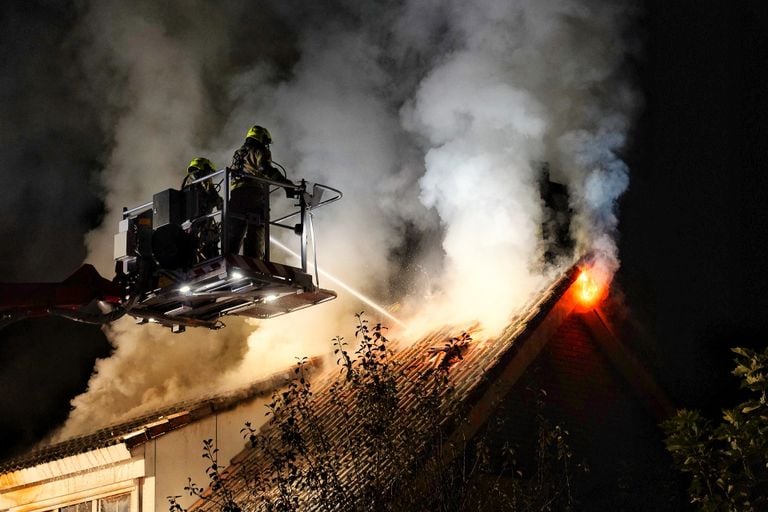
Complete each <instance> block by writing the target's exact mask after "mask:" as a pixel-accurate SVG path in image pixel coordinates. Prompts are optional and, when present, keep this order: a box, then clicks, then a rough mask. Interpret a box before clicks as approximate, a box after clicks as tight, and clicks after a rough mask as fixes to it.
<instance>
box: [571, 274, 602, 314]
mask: <svg viewBox="0 0 768 512" xmlns="http://www.w3.org/2000/svg"><path fill="white" fill-rule="evenodd" d="M575 286H576V287H575V292H576V298H577V299H578V301H579V303H580V304H581V306H582V307H584V308H592V307H594V306H595V305H596V304H597V303H598V302H599V301H600V299H601V298H602V297H603V292H604V290H603V287H602V286H600V284H599V283H598V282H597V281H596V280H595V279H594V277H593V276H591V275H590V273H589V272H588V271H587V269H581V272H580V273H579V277H577V278H576V285H575Z"/></svg>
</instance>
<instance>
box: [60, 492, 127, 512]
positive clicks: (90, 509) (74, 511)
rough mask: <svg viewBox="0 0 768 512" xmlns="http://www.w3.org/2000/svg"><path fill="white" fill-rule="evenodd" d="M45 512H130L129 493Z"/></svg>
mask: <svg viewBox="0 0 768 512" xmlns="http://www.w3.org/2000/svg"><path fill="white" fill-rule="evenodd" d="M46 512H131V493H125V494H118V495H116V496H108V497H106V498H99V499H98V500H89V501H84V502H82V503H75V504H74V505H67V506H66V507H60V508H54V509H52V510H48V511H46Z"/></svg>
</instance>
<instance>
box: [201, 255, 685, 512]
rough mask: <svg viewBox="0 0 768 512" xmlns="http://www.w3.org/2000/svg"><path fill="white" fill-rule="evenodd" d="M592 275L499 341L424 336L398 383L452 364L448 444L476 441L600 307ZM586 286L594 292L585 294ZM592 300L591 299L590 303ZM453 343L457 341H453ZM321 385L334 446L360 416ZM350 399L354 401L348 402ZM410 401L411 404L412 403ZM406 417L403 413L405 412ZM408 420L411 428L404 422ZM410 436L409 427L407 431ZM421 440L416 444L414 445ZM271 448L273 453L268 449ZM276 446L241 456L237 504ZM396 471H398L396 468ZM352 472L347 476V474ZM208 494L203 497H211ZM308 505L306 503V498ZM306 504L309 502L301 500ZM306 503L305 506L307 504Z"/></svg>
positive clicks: (660, 406) (419, 420) (407, 354)
mask: <svg viewBox="0 0 768 512" xmlns="http://www.w3.org/2000/svg"><path fill="white" fill-rule="evenodd" d="M586 280H587V277H586V274H583V273H580V269H579V268H578V267H573V268H571V269H570V270H569V271H568V272H566V273H564V274H563V275H561V276H560V277H559V278H557V279H556V280H555V281H554V282H553V283H552V284H551V285H550V286H549V287H548V288H547V289H545V290H544V291H543V292H542V293H540V294H539V295H538V296H537V298H536V299H535V300H534V301H533V302H532V303H530V304H529V306H528V307H527V308H524V309H523V311H522V312H521V313H520V314H519V315H517V316H516V317H514V318H513V319H512V321H511V322H510V323H509V325H508V326H507V328H506V329H505V330H504V331H503V332H502V333H501V334H500V335H499V336H498V337H497V338H496V339H490V340H481V341H468V340H467V339H466V338H463V337H457V336H456V334H457V333H456V332H453V331H450V330H441V331H438V332H434V333H432V334H431V335H428V336H426V337H424V338H423V339H421V340H420V341H419V342H417V343H415V344H414V345H412V346H409V347H407V348H404V349H402V350H400V351H396V352H395V354H394V355H393V359H394V361H395V362H396V364H397V365H399V367H400V368H404V369H405V371H403V372H402V373H400V374H398V377H397V378H398V382H397V386H398V389H399V390H402V391H403V393H402V395H403V396H414V394H413V393H411V395H409V394H408V390H412V389H413V388H414V386H416V385H417V384H416V383H417V381H418V379H419V376H420V375H423V374H424V372H425V371H427V370H429V369H430V368H438V367H440V366H446V365H448V366H451V369H450V371H449V372H447V373H446V375H447V379H448V381H449V382H448V385H447V386H445V388H443V389H442V390H441V393H442V394H443V398H445V395H446V394H448V393H450V395H449V398H448V399H447V400H445V401H444V402H443V403H444V404H445V407H444V408H443V409H441V411H440V415H441V417H440V418H439V419H438V421H439V423H440V425H441V430H442V432H443V435H444V436H445V437H444V440H445V441H444V443H445V444H446V445H448V444H451V443H454V444H457V445H458V444H460V443H463V442H465V441H466V440H469V439H472V437H473V436H474V435H475V434H476V433H477V432H478V430H479V429H480V428H482V426H483V424H484V423H485V422H486V420H487V419H488V417H489V415H490V414H491V413H492V412H493V410H494V408H495V407H496V406H497V405H498V404H499V402H500V401H501V400H502V399H503V397H504V396H505V395H506V394H507V393H508V392H509V391H510V389H511V388H512V387H513V386H514V385H515V383H516V382H517V380H518V379H519V378H520V377H521V375H522V374H523V373H524V372H525V370H526V368H527V367H528V366H529V365H530V363H531V362H532V361H533V360H534V359H535V358H536V357H537V355H538V354H539V352H540V351H541V350H542V348H543V347H544V346H545V345H546V344H547V342H548V341H549V340H550V339H551V338H552V337H553V336H554V335H555V332H556V331H557V330H558V328H559V327H560V326H561V324H563V321H564V320H565V319H566V318H568V317H570V316H571V313H573V312H583V311H585V310H589V308H591V307H594V306H595V302H594V301H593V298H594V295H595V294H596V293H598V290H596V289H594V288H593V286H594V285H592V284H589V283H588V282H586ZM585 286H586V288H587V289H588V291H589V292H590V293H587V294H586V297H585V296H584V293H585V291H584V290H585ZM588 299H589V300H588ZM593 316H594V318H593V319H591V320H590V319H587V320H586V322H587V323H588V324H589V328H590V329H591V330H594V331H595V332H596V334H595V336H596V337H603V338H611V337H612V334H611V333H610V331H609V330H607V327H606V326H605V325H604V324H601V322H602V320H601V317H600V315H599V313H596V312H595V313H593ZM448 339H453V343H446V340H448ZM600 343H601V344H606V343H607V344H609V345H610V344H611V341H606V340H605V339H603V340H600ZM607 352H608V357H609V359H610V360H611V362H612V363H614V365H615V366H616V367H617V368H618V370H619V371H620V373H622V374H623V375H624V377H625V378H626V380H628V381H635V382H634V383H633V382H630V385H631V387H634V389H635V391H637V392H638V394H640V395H641V396H644V397H645V404H646V405H647V408H648V409H649V410H651V411H652V412H654V413H655V414H657V415H661V416H663V415H664V414H666V413H667V412H668V411H670V410H671V405H670V404H669V402H668V400H667V399H666V398H665V396H664V393H663V392H662V391H661V390H660V389H659V388H658V387H656V386H655V384H654V383H653V379H652V378H650V376H649V375H648V374H647V373H646V372H645V370H644V369H643V368H642V367H641V366H640V365H639V364H637V363H636V362H635V361H634V359H632V358H631V357H630V356H628V354H627V353H626V351H625V350H624V349H623V348H622V347H620V346H616V345H615V344H613V345H611V346H609V347H607ZM333 377H334V376H332V377H331V378H328V379H326V380H325V381H323V382H321V383H319V386H318V387H317V389H315V390H314V400H315V402H314V403H315V405H316V406H317V409H316V410H317V411H320V413H319V415H320V417H319V418H318V419H317V421H318V422H319V427H318V428H319V429H322V430H323V431H324V432H326V433H327V435H328V439H326V441H325V442H327V443H328V446H335V445H338V443H343V442H344V439H343V438H344V437H348V436H349V435H350V432H347V431H346V430H347V429H348V427H347V428H345V423H348V420H345V419H344V418H345V413H346V414H347V416H349V415H354V414H355V404H353V403H348V402H349V400H346V401H345V400H344V399H343V398H342V399H341V400H339V398H338V396H336V397H334V393H333V392H332V391H331V390H332V388H333V386H334V381H335V380H336V379H334V378H333ZM347 398H349V397H347ZM408 401H409V400H406V401H405V402H408ZM410 402H411V403H404V402H401V403H400V404H399V406H398V407H399V408H400V412H403V410H406V409H407V411H406V412H404V413H403V414H402V418H398V419H397V420H396V421H401V422H403V424H402V425H401V426H402V427H408V428H414V427H415V428H417V429H418V428H419V427H424V425H421V424H423V423H425V422H429V421H434V418H433V419H432V420H430V419H428V418H425V417H424V416H422V415H419V414H418V413H414V411H417V410H418V407H417V404H413V403H412V400H410ZM399 416H400V415H399ZM405 423H407V425H406V424H405ZM403 431H404V432H405V431H406V428H403ZM260 435H262V436H264V439H267V440H269V439H273V440H274V441H275V443H277V442H278V439H279V438H280V436H281V435H282V433H281V430H280V429H279V428H278V426H277V425H276V424H274V423H271V424H267V425H265V426H264V427H263V428H262V431H261V432H260ZM414 443H415V442H414ZM412 448H413V450H414V453H418V452H420V451H421V449H422V448H423V447H420V446H416V445H414V446H413V447H412ZM265 450H266V451H265ZM268 450H269V448H266V449H265V448H264V446H262V445H258V444H254V447H253V448H251V449H247V450H245V451H243V452H242V453H241V454H240V455H238V456H237V457H235V459H234V460H233V461H232V465H231V466H230V467H229V468H228V469H227V470H226V472H225V474H224V475H225V478H229V479H230V480H229V482H228V486H229V490H230V491H231V495H232V496H233V497H234V499H235V501H236V502H239V503H242V502H247V500H248V497H247V496H248V493H249V492H250V490H251V489H250V487H249V486H250V484H249V483H248V480H247V479H243V478H239V477H238V476H240V475H260V474H268V473H269V461H270V454H269V453H267V452H268ZM339 464H341V465H342V466H344V465H345V464H347V465H349V464H352V461H350V460H346V462H345V459H342V460H340V461H339ZM374 469H375V468H373V467H370V468H367V469H366V468H357V469H356V471H357V472H358V473H359V472H360V471H362V472H363V473H366V472H367V471H373V470H374ZM390 469H392V470H393V471H397V468H390ZM351 472H352V471H351V470H344V469H343V468H342V469H341V470H340V473H341V477H342V478H345V477H349V474H350V473H351ZM345 475H346V476H345ZM208 493H209V494H207V495H206V494H204V495H203V496H210V490H209V491H208ZM299 499H300V500H301V499H302V498H301V497H299ZM213 503H214V501H213V500H211V501H209V500H206V499H203V500H199V501H198V502H197V503H196V504H195V506H194V507H193V508H194V509H196V510H213V508H215V507H214V504H213ZM302 503H303V502H302ZM304 505H306V503H304Z"/></svg>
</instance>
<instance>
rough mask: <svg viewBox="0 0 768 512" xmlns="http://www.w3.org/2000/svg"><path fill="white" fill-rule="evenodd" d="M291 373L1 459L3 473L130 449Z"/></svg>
mask: <svg viewBox="0 0 768 512" xmlns="http://www.w3.org/2000/svg"><path fill="white" fill-rule="evenodd" d="M309 365H310V367H317V366H319V365H320V360H319V359H312V360H310V361H309ZM292 376H293V373H292V371H290V370H286V371H283V372H279V373H275V374H273V375H271V376H269V377H267V378H266V379H263V380H259V381H258V382H255V383H253V384H251V385H249V386H247V387H244V388H240V389H237V390H235V391H231V392H227V393H221V394H215V395H209V396H206V397H203V398H198V399H195V400H187V401H183V402H179V403H176V404H173V405H170V406H168V407H165V408H163V409H160V410H156V411H153V412H152V413H149V414H146V415H143V416H140V417H137V418H133V419H131V420H128V421H125V422H122V423H118V424H115V425H110V426H107V427H104V428H102V429H100V430H98V431H96V432H92V433H90V434H87V435H84V436H79V437H74V438H72V439H67V440H66V441H63V442H60V443H57V444H53V445H49V446H44V447H41V448H38V449H36V450H34V451H32V452H30V453H27V454H24V455H20V456H18V457H13V458H10V459H7V460H5V461H2V462H0V475H3V474H5V473H11V472H13V471H19V470H22V469H25V468H29V467H32V466H36V465H38V464H43V463H45V462H50V461H53V460H58V459H62V458H64V457H69V456H72V455H77V454H80V453H85V452H87V451H90V450H95V449H97V448H106V447H108V446H112V445H115V444H118V443H125V444H126V446H127V447H128V448H129V449H130V448H133V447H135V446H139V445H141V444H142V443H144V442H146V441H148V440H150V439H153V438H156V437H158V436H160V435H162V434H165V433H166V432H170V431H172V430H175V429H178V428H181V427H183V426H185V425H188V424H190V423H193V422H196V421H198V420H200V419H203V418H206V417H208V416H210V415H212V414H215V413H218V412H223V411H227V410H230V409H233V408H234V407H236V406H237V405H238V404H241V403H245V402H247V401H250V400H253V399H256V398H258V397H264V396H270V395H271V393H272V392H273V391H274V390H275V389H277V388H279V387H281V386H284V385H285V384H286V383H287V382H288V381H289V380H290V378H291V377H292Z"/></svg>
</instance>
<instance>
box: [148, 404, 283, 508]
mask: <svg viewBox="0 0 768 512" xmlns="http://www.w3.org/2000/svg"><path fill="white" fill-rule="evenodd" d="M267 403H268V399H257V400H254V401H252V402H250V403H249V404H246V405H241V406H239V407H237V408H235V409H233V410H231V411H225V412H222V413H220V414H216V415H212V416H209V417H207V418H204V419H202V420H199V421H197V422H195V423H192V424H189V425H187V426H185V427H184V428H181V429H178V430H174V431H171V432H168V433H167V434H164V435H162V436H160V437H158V438H155V439H153V440H151V441H149V442H147V443H145V444H143V445H141V446H139V447H137V448H136V449H135V450H134V453H136V455H137V456H138V455H139V453H140V454H141V455H140V456H141V457H143V458H144V460H145V461H146V467H147V473H146V476H145V478H144V481H143V485H142V511H143V512H146V511H154V510H167V509H168V500H167V497H168V496H179V495H181V498H179V499H178V502H179V503H180V504H181V505H182V506H183V507H185V508H186V507H189V506H190V505H191V504H192V503H193V502H194V501H195V498H193V497H190V496H189V495H188V493H187V492H186V491H185V490H184V487H185V486H186V485H188V480H187V478H192V481H193V482H194V483H195V484H197V485H198V486H201V487H207V485H208V483H209V479H208V477H207V475H206V472H205V470H206V468H207V467H208V466H210V461H209V460H208V459H204V458H203V457H202V453H203V440H205V439H213V440H214V444H215V446H216V447H217V448H218V449H219V452H218V454H217V455H218V462H219V465H221V466H223V467H226V466H228V465H229V461H230V460H231V459H232V458H233V457H234V456H235V455H237V454H238V453H240V452H241V451H242V450H243V449H244V448H245V447H246V441H245V440H244V439H243V435H242V434H241V433H240V429H242V428H243V426H244V424H245V422H246V421H250V422H251V423H252V424H253V425H254V427H256V426H259V425H261V424H262V423H263V422H264V420H265V419H266V418H265V416H264V413H265V412H266V408H265V405H266V404H267Z"/></svg>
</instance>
